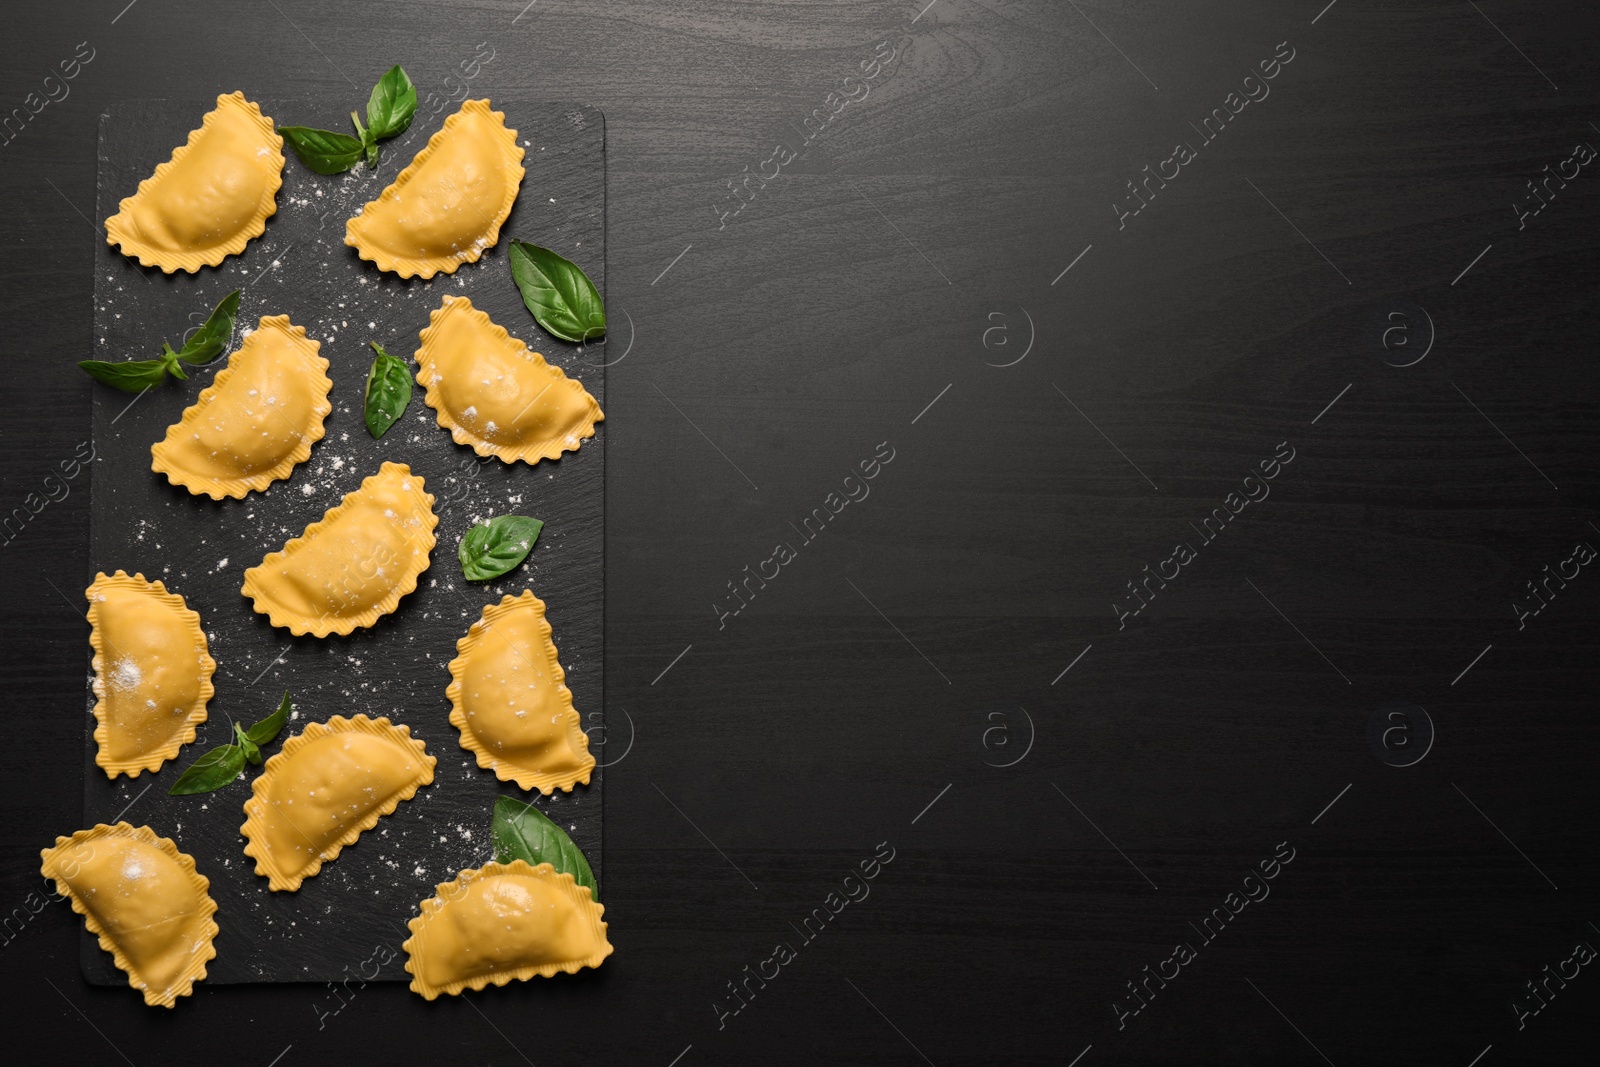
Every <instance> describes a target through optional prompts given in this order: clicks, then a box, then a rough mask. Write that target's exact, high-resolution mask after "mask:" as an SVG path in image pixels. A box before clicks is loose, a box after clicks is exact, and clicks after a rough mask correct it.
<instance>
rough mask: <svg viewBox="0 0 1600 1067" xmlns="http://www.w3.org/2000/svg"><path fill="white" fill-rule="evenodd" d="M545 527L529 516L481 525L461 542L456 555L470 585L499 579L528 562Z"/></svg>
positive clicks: (505, 518)
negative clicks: (525, 561) (526, 560)
mask: <svg viewBox="0 0 1600 1067" xmlns="http://www.w3.org/2000/svg"><path fill="white" fill-rule="evenodd" d="M543 529H544V523H543V522H542V521H541V520H539V519H530V518H529V517H528V516H526V515H501V516H500V517H499V518H496V519H490V520H489V521H488V522H487V523H480V524H479V525H477V526H474V527H473V528H472V529H470V530H468V531H467V536H465V537H463V538H462V539H461V547H460V548H458V549H457V550H456V555H457V556H458V557H459V558H460V560H461V574H462V576H463V577H465V578H466V579H467V580H468V581H469V582H482V581H487V580H488V579H490V578H498V577H500V576H501V575H502V574H505V573H506V572H507V571H509V570H511V569H512V568H513V567H515V566H516V565H517V564H519V563H521V562H522V561H523V560H525V559H527V558H528V553H529V552H532V551H533V545H534V542H536V541H538V540H539V531H540V530H543Z"/></svg>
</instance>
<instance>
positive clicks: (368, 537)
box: [242, 463, 439, 637]
mask: <svg viewBox="0 0 1600 1067" xmlns="http://www.w3.org/2000/svg"><path fill="white" fill-rule="evenodd" d="M438 525H439V519H438V516H436V515H434V513H433V497H432V496H430V495H429V494H428V493H427V492H425V491H424V487H423V482H422V478H421V477H420V476H418V475H415V474H412V473H411V468H410V467H408V466H406V465H405V464H404V463H385V464H384V465H383V467H382V468H381V469H380V470H379V471H378V473H377V474H374V475H373V476H372V477H370V478H368V479H367V480H366V481H364V482H362V483H361V488H360V489H357V490H356V491H355V492H353V493H349V494H347V495H346V496H345V498H344V500H343V501H342V502H341V503H340V504H339V506H338V507H335V508H330V509H329V510H328V511H327V512H326V513H325V514H324V515H323V516H322V518H321V519H320V520H318V521H317V522H314V523H312V524H311V525H310V526H307V527H306V529H305V532H304V533H303V534H301V535H300V536H299V537H296V538H294V539H293V540H292V541H290V542H289V543H288V544H286V545H284V546H283V551H281V552H272V553H269V554H268V555H267V557H266V558H265V559H263V560H262V561H261V565H260V566H258V567H251V568H250V569H249V570H247V571H245V572H244V588H243V589H242V592H243V593H244V595H245V596H247V597H249V598H250V599H251V600H253V601H254V602H255V609H256V611H257V612H258V613H260V614H262V615H265V616H267V618H268V620H270V621H271V623H272V625H274V626H283V627H287V628H288V630H289V632H290V633H293V634H295V635H296V636H300V635H303V634H308V633H309V634H315V635H316V636H318V637H326V636H328V635H329V634H330V633H336V634H348V633H350V632H352V631H354V630H356V629H357V628H359V627H366V626H371V625H372V624H373V623H375V622H377V621H378V619H379V618H380V617H382V616H384V615H387V614H389V612H391V611H393V610H394V609H395V608H396V607H397V606H398V605H399V603H400V598H401V597H403V596H405V595H407V594H408V593H411V592H412V591H413V590H415V589H416V588H417V577H418V575H420V574H421V573H422V572H423V571H425V570H427V569H428V556H429V553H431V552H432V551H433V546H434V543H435V542H434V536H433V530H434V527H436V526H438Z"/></svg>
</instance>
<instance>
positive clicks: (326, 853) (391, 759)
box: [239, 715, 436, 892]
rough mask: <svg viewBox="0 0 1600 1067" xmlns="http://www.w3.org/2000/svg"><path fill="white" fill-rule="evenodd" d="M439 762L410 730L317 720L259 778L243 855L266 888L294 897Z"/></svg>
mask: <svg viewBox="0 0 1600 1067" xmlns="http://www.w3.org/2000/svg"><path fill="white" fill-rule="evenodd" d="M435 762H436V761H435V760H434V758H433V757H432V756H430V755H428V752H427V749H426V748H425V747H424V745H423V743H422V742H421V741H419V740H417V739H415V738H413V737H412V736H411V729H410V728H409V727H406V726H395V725H393V724H392V723H390V722H389V720H388V719H369V718H367V717H366V716H365V715H357V716H356V717H355V718H353V719H345V718H342V717H340V716H338V715H335V716H334V717H333V718H331V719H329V720H328V721H327V722H326V723H320V722H314V723H312V724H311V725H310V726H307V727H306V728H305V732H304V733H301V734H300V735H299V736H297V737H291V738H290V739H289V740H288V741H286V742H284V745H283V750H282V751H281V752H279V753H278V754H277V755H276V756H273V757H272V758H271V759H269V760H267V765H266V768H265V769H264V770H263V771H262V772H261V774H260V776H259V777H257V778H256V781H255V786H254V789H253V792H252V794H251V797H250V799H249V800H247V801H245V802H244V813H245V821H244V825H243V826H242V827H240V828H239V832H240V833H242V834H244V836H245V838H246V839H247V841H248V842H249V843H248V844H246V845H245V847H244V854H245V855H246V856H251V857H253V858H254V859H255V861H256V873H257V874H260V875H265V876H266V877H267V887H268V888H269V889H272V890H274V891H278V890H288V891H290V892H293V891H294V890H297V889H299V888H300V883H301V882H303V881H305V880H306V879H307V878H310V877H311V876H312V875H314V874H316V873H317V872H318V871H320V870H321V869H322V865H323V864H324V863H331V862H333V860H334V859H335V857H337V856H338V855H339V852H340V850H341V849H343V848H344V847H345V846H346V845H353V844H355V843H356V838H358V837H360V836H361V834H362V832H363V831H365V830H370V829H372V828H373V827H374V826H376V825H377V824H378V820H379V819H381V818H382V817H383V816H385V815H388V814H390V813H391V812H393V811H394V809H395V808H397V807H399V805H400V802H401V801H402V800H410V799H411V798H412V797H413V796H415V795H416V792H417V790H418V789H420V788H421V787H422V786H425V785H427V784H428V783H430V782H432V781H433V767H434V763H435Z"/></svg>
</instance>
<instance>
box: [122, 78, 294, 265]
mask: <svg viewBox="0 0 1600 1067" xmlns="http://www.w3.org/2000/svg"><path fill="white" fill-rule="evenodd" d="M282 184H283V138H282V137H280V136H278V132H277V131H276V130H275V129H273V126H272V120H271V119H269V118H267V117H266V116H265V115H263V114H261V108H260V107H259V106H257V105H256V104H253V103H251V102H250V101H248V100H246V99H245V98H244V94H243V93H237V92H236V93H230V94H228V95H227V96H219V97H217V106H216V109H215V110H214V111H209V112H207V113H206V117H205V120H204V121H203V122H201V124H200V128H199V129H198V130H195V131H193V132H192V133H190V134H189V140H188V143H186V144H182V145H179V146H178V148H177V150H176V151H174V152H173V153H172V158H171V159H170V160H168V161H167V162H165V163H163V164H161V165H160V166H158V167H156V171H155V173H154V174H152V175H150V177H148V178H146V179H145V180H144V181H142V182H140V183H139V191H138V192H136V193H134V194H133V195H132V196H130V197H128V198H127V199H126V200H124V201H122V204H121V207H120V210H118V211H117V213H116V214H115V215H113V216H111V217H110V218H109V219H107V220H106V243H107V244H109V245H114V246H119V247H120V248H121V249H122V254H123V255H125V256H133V257H135V258H137V259H138V260H139V264H140V265H141V266H145V267H160V268H161V269H162V270H163V271H165V272H166V273H168V274H171V273H172V272H173V271H178V270H185V271H188V272H189V273H190V274H193V273H195V272H196V271H198V270H199V269H200V268H201V267H215V266H216V265H217V264H219V263H221V262H222V261H223V260H224V259H226V258H228V257H229V256H231V255H235V254H236V253H239V252H243V251H244V246H245V245H247V244H249V243H250V241H251V240H252V239H254V238H256V237H260V236H261V233H262V231H263V230H265V229H266V228H267V218H268V217H269V216H270V215H271V214H272V213H273V212H274V211H277V210H278V187H279V186H281V185H282Z"/></svg>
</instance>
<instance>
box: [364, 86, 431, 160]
mask: <svg viewBox="0 0 1600 1067" xmlns="http://www.w3.org/2000/svg"><path fill="white" fill-rule="evenodd" d="M416 113H417V87H416V86H415V85H412V84H411V79H410V78H409V77H407V76H406V72H405V70H404V69H403V68H401V67H400V66H398V65H396V66H395V67H393V68H391V69H390V70H389V72H388V73H387V74H385V75H384V76H383V77H381V78H379V79H378V84H377V85H374V86H373V87H372V97H371V99H369V100H368V101H367V125H368V126H369V127H370V128H371V130H372V140H373V141H374V142H376V141H378V140H381V139H383V138H388V137H393V136H395V135H396V134H398V133H404V132H405V129H406V127H407V126H410V125H411V117H412V116H413V115H415V114H416ZM356 125H358V126H359V125H360V123H357V124H356ZM377 156H378V151H377V146H376V145H375V144H374V146H373V148H372V149H371V150H370V154H369V156H368V160H367V162H368V163H369V164H370V163H373V162H375V161H376V160H377Z"/></svg>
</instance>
